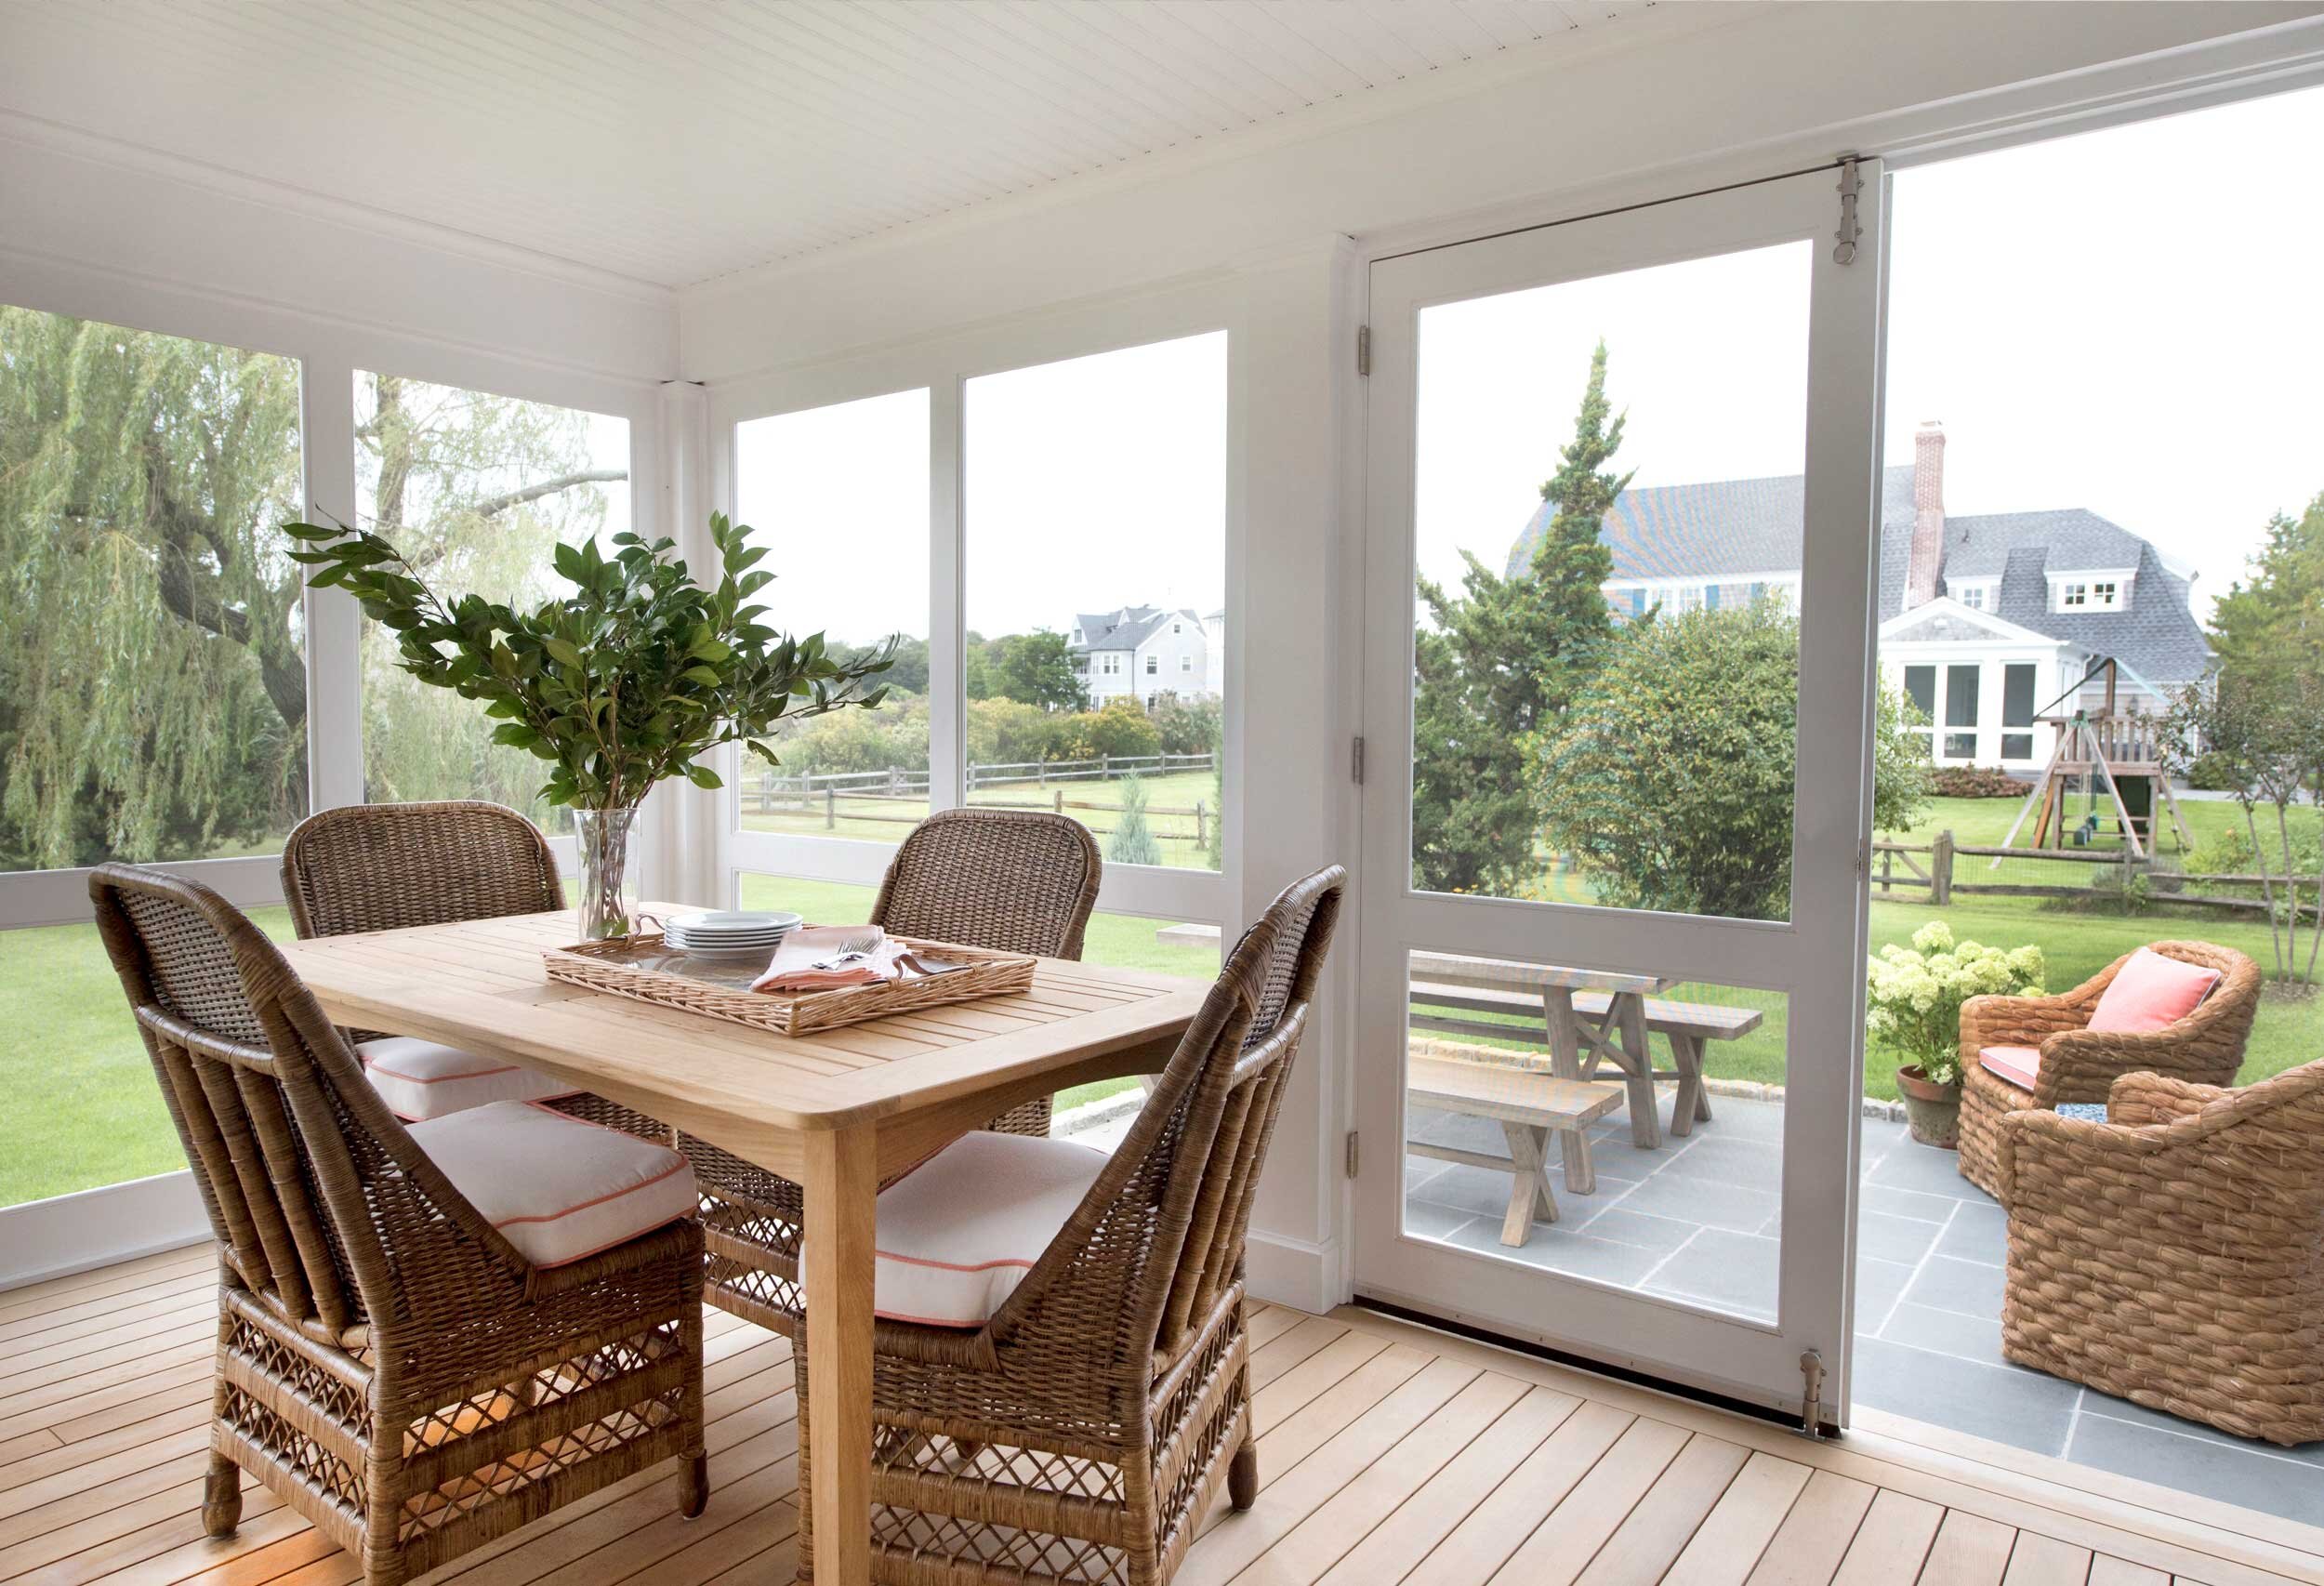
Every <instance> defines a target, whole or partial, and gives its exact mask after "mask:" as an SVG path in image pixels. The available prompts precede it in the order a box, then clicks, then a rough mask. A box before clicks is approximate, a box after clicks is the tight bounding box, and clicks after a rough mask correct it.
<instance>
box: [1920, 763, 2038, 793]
mask: <svg viewBox="0 0 2324 1586" xmlns="http://www.w3.org/2000/svg"><path fill="white" fill-rule="evenodd" d="M2029 786H2030V785H2029V784H2027V783H2024V782H2020V781H2018V780H2017V778H2015V777H2014V776H2012V775H2011V774H2010V773H2008V772H2006V771H2003V770H2002V769H2000V767H1999V766H1983V765H1940V766H1938V767H1936V768H1935V769H1934V771H1932V772H1931V773H1929V791H1930V792H1931V793H1934V795H1936V797H1938V798H1940V799H2023V798H2024V797H2025V796H2026V794H2027V791H2028V790H2029Z"/></svg>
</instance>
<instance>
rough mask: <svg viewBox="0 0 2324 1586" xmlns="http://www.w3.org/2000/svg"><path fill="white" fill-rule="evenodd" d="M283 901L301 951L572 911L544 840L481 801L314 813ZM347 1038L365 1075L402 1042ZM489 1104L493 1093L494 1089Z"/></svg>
mask: <svg viewBox="0 0 2324 1586" xmlns="http://www.w3.org/2000/svg"><path fill="white" fill-rule="evenodd" d="M283 896H284V899H285V901H287V902H288V903H289V905H290V914H291V926H292V928H293V929H294V930H296V931H297V932H298V935H299V939H300V940H302V941H304V940H306V939H308V938H310V937H315V936H340V935H346V934H348V933H350V932H359V931H396V930H402V929H403V928H405V927H408V926H415V925H449V924H454V923H456V922H458V921H461V920H470V919H500V918H501V917H503V916H505V915H512V914H542V913H547V912H550V911H553V910H557V909H562V908H565V907H568V906H569V905H567V904H566V902H565V892H564V886H563V883H562V882H561V881H560V880H559V879H558V878H557V859H556V856H555V855H554V854H553V853H551V852H549V847H548V839H546V838H544V837H542V836H541V833H540V828H539V827H537V826H535V825H534V824H533V823H532V822H531V821H528V820H526V819H525V818H524V817H523V816H522V815H521V814H519V813H517V812H516V811H514V810H511V809H509V808H508V806H507V805H505V804H494V803H489V802H487V801H485V800H481V799H445V800H431V801H426V802H420V803H410V804H343V805H340V806H338V807H337V808H335V809H329V810H321V811H318V812H316V813H314V814H311V815H310V816H308V817H307V818H306V819H305V820H303V821H301V822H299V823H298V825H297V826H294V827H293V828H292V829H291V834H290V836H289V838H288V839H285V840H284V844H283ZM347 1035H348V1039H349V1040H350V1042H352V1043H353V1044H354V1046H355V1049H356V1055H357V1056H358V1057H360V1058H363V1060H364V1062H365V1065H366V1068H367V1069H368V1067H369V1065H370V1063H371V1059H372V1058H373V1056H374V1055H375V1053H376V1051H377V1050H378V1043H381V1042H393V1043H399V1044H402V1043H401V1038H398V1037H394V1036H390V1035H387V1034H384V1033H383V1032H379V1031H373V1030H350V1031H349V1032H347ZM437 1051H439V1052H440V1053H441V1052H442V1049H437ZM454 1055H456V1054H454ZM495 1067H496V1068H498V1069H499V1070H500V1071H501V1072H502V1074H503V1075H504V1076H507V1077H510V1078H513V1079H514V1080H515V1081H517V1084H518V1086H519V1087H520V1089H521V1093H522V1096H523V1097H524V1098H526V1099H531V1098H540V1099H544V1100H547V1101H548V1103H549V1104H550V1105H552V1106H554V1107H555V1108H556V1109H557V1110H558V1111H559V1112H561V1113H566V1114H569V1115H571V1116H573V1117H582V1118H587V1119H588V1120H589V1121H590V1122H592V1123H601V1124H604V1125H606V1126H607V1127H609V1128H613V1129H620V1130H627V1131H629V1132H630V1133H633V1134H640V1135H643V1136H645V1137H646V1138H648V1139H651V1140H658V1141H661V1142H663V1143H670V1141H671V1130H670V1128H669V1126H668V1125H667V1124H664V1123H661V1122H658V1121H656V1120H655V1119H653V1118H650V1117H646V1116H645V1115H643V1114H642V1113H639V1112H635V1111H633V1110H631V1109H630V1108H628V1107H625V1106H623V1105H621V1104H618V1103H615V1102H610V1101H607V1100H606V1099H605V1098H604V1097H602V1096H593V1095H591V1094H589V1093H588V1091H586V1090H565V1089H563V1088H562V1087H560V1086H557V1085H555V1084H553V1083H552V1082H550V1081H548V1080H547V1079H546V1078H545V1077H542V1076H539V1075H536V1074H532V1073H530V1072H526V1071H518V1072H516V1073H515V1074H513V1075H508V1070H510V1069H512V1068H513V1067H514V1065H513V1064H496V1065H495ZM374 1077H375V1079H376V1078H377V1076H376V1075H374ZM438 1089H439V1087H437V1086H435V1085H434V1084H433V1083H432V1082H431V1083H430V1084H429V1087H428V1090H429V1093H431V1094H432V1093H435V1092H436V1091H437V1090H438ZM442 1089H449V1087H442ZM498 1089H499V1090H507V1089H508V1087H507V1086H505V1085H502V1086H500V1087H499V1088H498ZM485 1093H486V1094H493V1093H495V1090H494V1089H493V1088H491V1087H487V1088H485ZM404 1116H405V1117H407V1118H408V1117H413V1116H415V1115H413V1114H410V1113H409V1112H407V1113H406V1114H405V1115H404Z"/></svg>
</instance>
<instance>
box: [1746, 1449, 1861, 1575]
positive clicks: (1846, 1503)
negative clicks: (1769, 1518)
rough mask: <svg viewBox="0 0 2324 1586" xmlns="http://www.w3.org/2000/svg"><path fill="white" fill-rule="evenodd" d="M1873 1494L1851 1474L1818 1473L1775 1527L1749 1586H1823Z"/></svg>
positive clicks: (1845, 1550) (1834, 1568)
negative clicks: (1780, 1523) (1780, 1522)
mask: <svg viewBox="0 0 2324 1586" xmlns="http://www.w3.org/2000/svg"><path fill="white" fill-rule="evenodd" d="M1878 1490H1879V1489H1878V1488H1876V1487H1873V1486H1872V1485H1871V1484H1870V1483H1868V1482H1861V1481H1857V1480H1855V1478H1854V1477H1852V1476H1842V1475H1834V1474H1832V1473H1831V1472H1829V1471H1817V1472H1816V1474H1814V1475H1812V1476H1810V1477H1809V1478H1808V1483H1807V1487H1806V1488H1805V1490H1803V1491H1802V1493H1801V1494H1800V1496H1799V1497H1798V1499H1796V1500H1794V1501H1793V1502H1792V1505H1791V1512H1790V1513H1788V1514H1786V1515H1785V1516H1784V1517H1783V1524H1782V1525H1781V1526H1779V1527H1776V1534H1775V1537H1774V1538H1773V1539H1772V1540H1770V1541H1769V1542H1768V1544H1767V1551H1766V1552H1765V1553H1763V1554H1762V1555H1761V1556H1760V1561H1759V1567H1758V1568H1756V1569H1754V1570H1752V1571H1751V1573H1750V1579H1749V1583H1748V1586H1825V1582H1827V1581H1829V1579H1831V1578H1832V1575H1833V1573H1834V1572H1835V1571H1837V1570H1838V1569H1839V1568H1840V1561H1841V1560H1842V1558H1845V1557H1846V1556H1847V1553H1848V1546H1849V1544H1850V1543H1851V1542H1854V1541H1855V1535H1856V1527H1858V1526H1859V1525H1861V1524H1863V1522H1864V1512H1865V1511H1866V1510H1868V1509H1869V1508H1871V1507H1872V1497H1873V1494H1874V1493H1875V1492H1877V1491H1878Z"/></svg>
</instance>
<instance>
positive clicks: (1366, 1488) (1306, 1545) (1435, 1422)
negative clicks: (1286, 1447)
mask: <svg viewBox="0 0 2324 1586" xmlns="http://www.w3.org/2000/svg"><path fill="white" fill-rule="evenodd" d="M1524 1397H1525V1383H1523V1382H1520V1381H1517V1380H1516V1379H1515V1378H1514V1377H1503V1376H1501V1375H1499V1374H1498V1373H1496V1372H1486V1374H1484V1375H1483V1376H1480V1377H1478V1378H1476V1379H1475V1380H1474V1381H1471V1382H1470V1383H1469V1385H1468V1386H1467V1387H1465V1388H1463V1389H1462V1390H1461V1391H1460V1392H1459V1394H1456V1395H1455V1396H1454V1398H1453V1399H1452V1401H1451V1402H1450V1403H1448V1404H1446V1406H1445V1407H1444V1408H1442V1409H1440V1410H1438V1411H1436V1412H1435V1413H1433V1414H1432V1415H1431V1416H1430V1417H1429V1418H1428V1420H1427V1421H1423V1422H1422V1423H1421V1424H1420V1425H1419V1426H1418V1427H1415V1428H1414V1429H1413V1431H1412V1433H1411V1434H1410V1435H1408V1436H1406V1438H1405V1439H1404V1440H1403V1441H1402V1442H1400V1443H1398V1444H1397V1445H1396V1446H1395V1447H1393V1448H1391V1449H1390V1450H1389V1451H1388V1452H1387V1453H1386V1454H1385V1455H1383V1456H1382V1457H1380V1459H1377V1460H1373V1461H1372V1462H1371V1463H1369V1464H1368V1465H1367V1466H1365V1467H1364V1468H1363V1469H1362V1470H1359V1471H1355V1472H1353V1473H1352V1474H1351V1475H1350V1477H1349V1480H1348V1483H1347V1485H1346V1486H1344V1487H1341V1488H1340V1490H1339V1491H1338V1492H1336V1493H1334V1494H1332V1495H1331V1497H1330V1498H1329V1499H1328V1500H1326V1501H1325V1502H1323V1503H1322V1504H1320V1505H1318V1506H1317V1507H1316V1509H1315V1512H1314V1513H1312V1514H1310V1515H1309V1516H1308V1517H1307V1518H1306V1519H1304V1520H1302V1521H1301V1522H1300V1523H1299V1524H1298V1525H1297V1526H1294V1527H1292V1528H1291V1530H1290V1532H1289V1534H1288V1535H1287V1536H1285V1537H1284V1539H1283V1540H1281V1541H1278V1542H1276V1543H1275V1544H1274V1546H1273V1547H1271V1548H1269V1549H1268V1550H1267V1551H1266V1552H1265V1553H1262V1554H1261V1555H1260V1557H1259V1558H1258V1559H1256V1560H1255V1561H1253V1563H1252V1564H1251V1565H1250V1566H1249V1567H1248V1568H1247V1569H1245V1570H1244V1571H1243V1573H1242V1574H1240V1575H1238V1576H1236V1577H1235V1581H1236V1583H1237V1586H1313V1582H1314V1580H1315V1579H1316V1578H1317V1577H1319V1576H1321V1575H1323V1574H1324V1573H1325V1572H1327V1570H1329V1569H1330V1568H1331V1566H1333V1565H1334V1564H1337V1563H1338V1562H1339V1561H1340V1558H1341V1557H1342V1556H1343V1555H1344V1554H1345V1553H1347V1551H1348V1550H1349V1549H1350V1548H1352V1547H1353V1546H1354V1545H1355V1544H1356V1543H1358V1542H1360V1541H1362V1540H1364V1539H1365V1538H1366V1537H1367V1535H1368V1534H1369V1533H1370V1532H1371V1529H1372V1527H1375V1526H1377V1525H1378V1524H1379V1523H1380V1520H1381V1518H1382V1517H1383V1516H1385V1515H1387V1514H1390V1513H1393V1512H1394V1510H1395V1509H1396V1507H1397V1506H1398V1505H1399V1504H1401V1503H1402V1502H1403V1501H1404V1500H1406V1499H1407V1498H1409V1497H1411V1496H1412V1494H1413V1493H1414V1491H1416V1490H1417V1489H1418V1488H1419V1486H1420V1485H1421V1484H1422V1483H1423V1482H1425V1481H1427V1480H1428V1479H1429V1478H1430V1477H1431V1476H1433V1475H1434V1474H1436V1473H1437V1472H1438V1471H1440V1470H1443V1469H1444V1468H1445V1466H1446V1464H1447V1463H1448V1462H1450V1461H1451V1460H1452V1459H1453V1457H1454V1456H1455V1455H1457V1454H1459V1452H1460V1450H1461V1449H1462V1448H1464V1447H1468V1445H1469V1444H1470V1443H1472V1442H1473V1441H1475V1440H1476V1439H1477V1438H1479V1437H1482V1436H1483V1435H1485V1434H1486V1431H1488V1430H1489V1429H1490V1428H1491V1426H1492V1425H1493V1423H1494V1422H1495V1421H1499V1419H1500V1418H1501V1417H1502V1415H1504V1414H1505V1413H1507V1411H1508V1410H1509V1408H1510V1407H1511V1406H1512V1405H1514V1404H1515V1403H1516V1402H1517V1401H1518V1400H1520V1399H1522V1398H1524Z"/></svg>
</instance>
